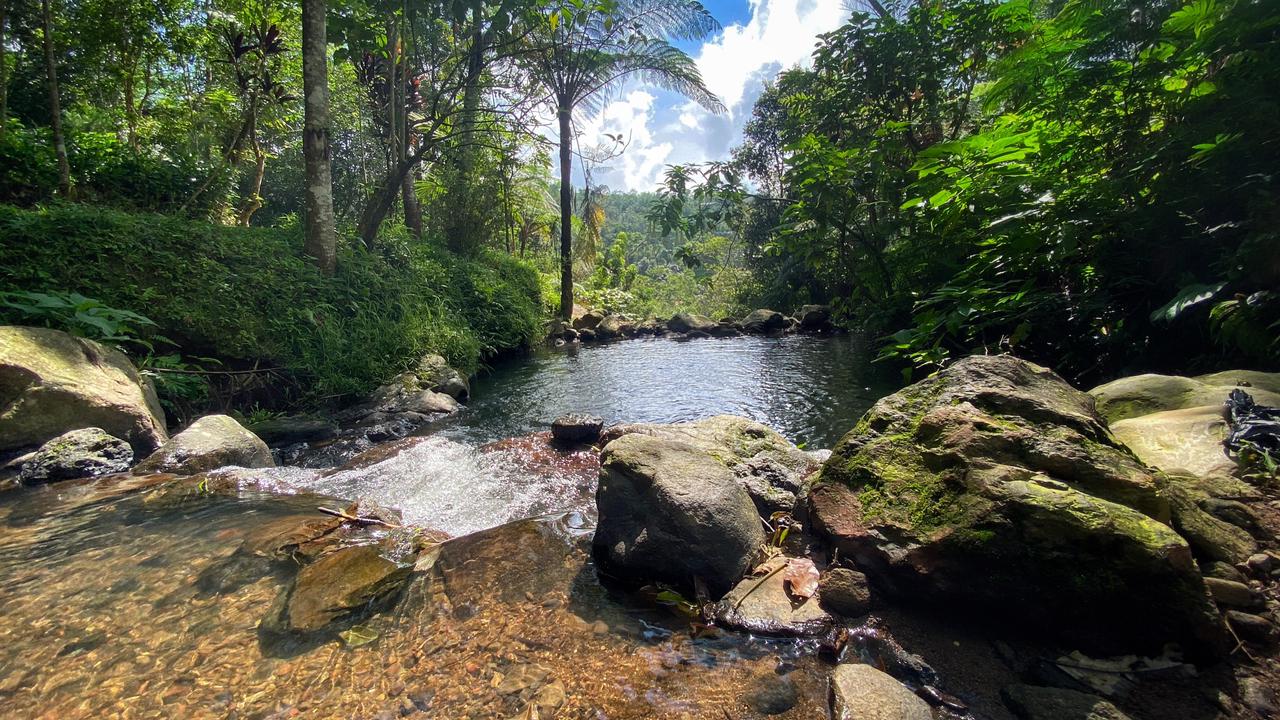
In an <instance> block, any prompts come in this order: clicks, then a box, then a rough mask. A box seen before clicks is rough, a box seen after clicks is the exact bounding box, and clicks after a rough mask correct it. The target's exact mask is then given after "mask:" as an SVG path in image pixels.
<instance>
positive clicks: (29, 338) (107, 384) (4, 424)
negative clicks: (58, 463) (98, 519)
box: [0, 326, 169, 453]
mask: <svg viewBox="0 0 1280 720" xmlns="http://www.w3.org/2000/svg"><path fill="white" fill-rule="evenodd" d="M0 389H3V392H2V393H0V395H2V396H3V397H0V400H2V401H3V402H0V452H3V451H5V450H15V449H18V448H23V447H35V446H38V445H41V444H43V443H45V442H47V441H49V440H51V439H53V438H55V437H57V436H58V435H61V434H63V433H65V432H67V431H70V430H76V429H79V428H85V427H97V428H101V429H103V430H104V431H105V432H107V433H108V434H110V435H112V436H115V437H118V438H122V439H124V440H125V441H126V442H128V443H129V444H130V445H131V446H132V447H133V449H134V451H135V452H137V453H146V452H150V451H151V450H153V449H155V448H156V447H157V446H158V445H160V443H162V442H164V441H165V440H166V439H168V437H169V436H168V433H166V432H165V422H164V411H163V410H162V409H161V407H160V401H159V399H158V398H157V397H156V394H155V390H154V389H153V388H152V387H151V385H150V384H149V383H147V382H145V381H144V380H143V379H142V377H141V376H139V375H138V371H137V369H136V368H135V367H134V366H133V363H131V362H129V359H128V358H127V357H125V356H124V354H123V353H121V352H120V351H119V350H115V349H113V348H110V347H107V346H105V345H101V344H99V343H96V342H94V341H92V340H86V339H84V338H78V337H74V336H72V335H68V334H67V333H64V332H61V331H58V330H49V329H46V328H30V327H15V326H0Z"/></svg>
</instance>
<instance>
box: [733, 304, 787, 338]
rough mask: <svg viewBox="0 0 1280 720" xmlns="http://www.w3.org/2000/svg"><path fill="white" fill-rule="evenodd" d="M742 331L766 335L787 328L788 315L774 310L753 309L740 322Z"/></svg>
mask: <svg viewBox="0 0 1280 720" xmlns="http://www.w3.org/2000/svg"><path fill="white" fill-rule="evenodd" d="M740 324H741V325H742V331H743V332H747V333H751V334H752V335H765V334H767V333H771V332H777V331H779V330H782V329H784V328H786V326H787V316H786V315H783V314H782V313H780V312H775V311H773V310H765V309H760V310H753V311H751V313H749V314H748V315H747V316H746V317H744V318H742V321H741V323H740Z"/></svg>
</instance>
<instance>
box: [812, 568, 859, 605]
mask: <svg viewBox="0 0 1280 720" xmlns="http://www.w3.org/2000/svg"><path fill="white" fill-rule="evenodd" d="M818 597H819V599H820V600H821V602H822V606H823V607H824V608H826V609H828V610H830V611H831V612H834V613H839V614H840V615H844V616H845V617H860V616H862V615H866V614H867V611H868V610H870V609H871V590H870V589H869V588H868V587H867V576H866V575H863V574H862V573H860V572H858V571H857V570H850V569H848V568H831V569H829V570H827V571H826V572H824V573H822V579H821V580H819V581H818Z"/></svg>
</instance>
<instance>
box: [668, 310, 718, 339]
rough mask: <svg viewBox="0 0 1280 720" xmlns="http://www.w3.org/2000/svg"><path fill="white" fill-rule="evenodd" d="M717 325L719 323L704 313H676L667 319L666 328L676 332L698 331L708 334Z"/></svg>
mask: <svg viewBox="0 0 1280 720" xmlns="http://www.w3.org/2000/svg"><path fill="white" fill-rule="evenodd" d="M718 325H719V323H717V322H716V321H715V320H712V319H711V318H709V317H707V316H705V315H694V314H693V313H676V314H675V315H672V316H671V319H670V320H668V321H667V329H668V330H670V331H671V332H677V333H691V332H700V333H707V334H708V335H709V334H710V333H711V331H712V330H715V329H716V327H717V326H718Z"/></svg>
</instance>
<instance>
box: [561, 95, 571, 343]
mask: <svg viewBox="0 0 1280 720" xmlns="http://www.w3.org/2000/svg"><path fill="white" fill-rule="evenodd" d="M558 105H559V115H560V317H561V318H562V319H564V320H569V319H570V317H571V316H572V315H573V232H572V227H573V223H572V222H571V221H572V219H573V186H572V181H573V177H572V175H573V155H572V152H573V147H572V145H571V143H572V141H573V138H572V132H573V131H572V130H571V129H570V125H571V122H570V121H571V115H570V112H571V111H572V109H571V108H570V107H569V106H568V102H567V101H564V100H561V101H560V102H559V103H558Z"/></svg>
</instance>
